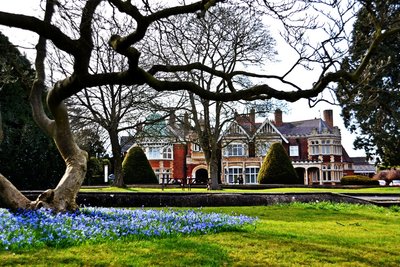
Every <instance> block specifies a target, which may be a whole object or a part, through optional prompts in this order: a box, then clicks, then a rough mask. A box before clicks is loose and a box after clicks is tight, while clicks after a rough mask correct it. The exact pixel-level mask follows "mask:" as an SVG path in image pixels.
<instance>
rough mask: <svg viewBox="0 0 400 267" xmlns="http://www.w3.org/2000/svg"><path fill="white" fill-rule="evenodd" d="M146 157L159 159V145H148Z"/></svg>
mask: <svg viewBox="0 0 400 267" xmlns="http://www.w3.org/2000/svg"><path fill="white" fill-rule="evenodd" d="M147 158H148V159H159V158H161V151H160V148H159V147H149V148H148V150H147Z"/></svg>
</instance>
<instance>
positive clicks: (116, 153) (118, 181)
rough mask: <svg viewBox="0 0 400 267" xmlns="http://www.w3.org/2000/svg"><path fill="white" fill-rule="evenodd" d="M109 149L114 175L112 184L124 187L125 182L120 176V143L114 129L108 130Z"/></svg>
mask: <svg viewBox="0 0 400 267" xmlns="http://www.w3.org/2000/svg"><path fill="white" fill-rule="evenodd" d="M108 133H109V135H110V142H111V150H112V153H113V158H114V177H115V180H114V182H113V185H114V186H116V187H125V182H124V179H123V177H122V155H121V145H120V144H119V141H118V133H117V132H115V131H109V132H108Z"/></svg>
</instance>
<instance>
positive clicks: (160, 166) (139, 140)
mask: <svg viewBox="0 0 400 267" xmlns="http://www.w3.org/2000/svg"><path fill="white" fill-rule="evenodd" d="M148 120H149V121H156V122H155V123H153V124H151V125H146V126H144V127H143V128H142V129H140V130H139V131H138V133H137V135H136V136H135V137H134V138H132V137H122V139H121V143H123V144H124V145H123V147H122V152H123V153H125V152H126V151H127V150H128V149H129V148H130V147H131V146H133V145H137V146H140V147H141V148H142V149H143V151H144V152H145V154H146V156H147V159H148V160H149V162H150V165H151V166H152V168H153V170H154V172H155V174H156V176H157V177H158V178H159V182H160V183H173V182H174V180H176V181H178V182H182V181H184V182H185V183H187V182H194V181H196V182H197V183H206V182H207V181H208V172H207V165H206V162H205V159H204V153H203V151H202V150H201V148H200V147H199V146H198V145H197V144H195V143H194V142H192V141H193V140H194V133H193V132H191V131H190V129H189V128H190V125H189V121H188V116H187V114H185V116H184V119H183V121H182V122H178V121H177V120H176V117H175V114H174V113H173V112H171V113H170V116H169V119H168V120H162V119H161V116H160V115H158V114H153V115H152V117H151V118H148Z"/></svg>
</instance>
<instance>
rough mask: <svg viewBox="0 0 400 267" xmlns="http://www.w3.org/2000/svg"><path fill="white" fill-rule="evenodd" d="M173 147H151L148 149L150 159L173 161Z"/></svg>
mask: <svg viewBox="0 0 400 267" xmlns="http://www.w3.org/2000/svg"><path fill="white" fill-rule="evenodd" d="M172 154H173V153H172V146H151V147H148V148H147V155H146V156H147V158H148V159H172Z"/></svg>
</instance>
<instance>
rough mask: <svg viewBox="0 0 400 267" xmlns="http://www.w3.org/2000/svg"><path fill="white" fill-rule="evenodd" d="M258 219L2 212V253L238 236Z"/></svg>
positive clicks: (141, 212) (99, 211)
mask: <svg viewBox="0 0 400 267" xmlns="http://www.w3.org/2000/svg"><path fill="white" fill-rule="evenodd" d="M255 221H256V218H251V217H247V216H241V215H227V214H219V213H203V212H201V211H200V210H173V209H162V210H152V209H143V208H142V209H135V210H132V209H116V208H93V207H90V208H82V209H81V210H80V211H77V212H74V213H52V211H51V210H47V209H39V210H35V211H31V210H20V211H18V212H16V213H10V212H9V211H8V210H5V209H0V229H2V231H1V232H0V250H16V249H23V248H34V247H39V246H43V245H46V246H53V247H65V246H71V245H76V244H80V243H83V242H102V241H106V240H117V239H134V238H154V237H165V236H173V235H181V234H185V235H190V234H207V233H215V232H221V231H231V230H237V229H240V228H241V227H243V226H245V225H251V224H254V223H255Z"/></svg>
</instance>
